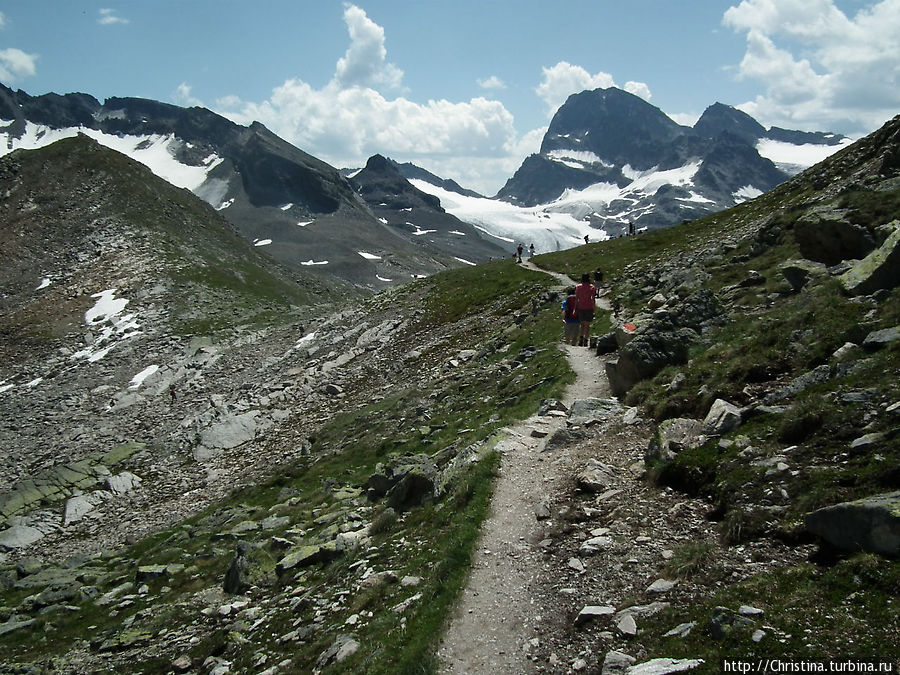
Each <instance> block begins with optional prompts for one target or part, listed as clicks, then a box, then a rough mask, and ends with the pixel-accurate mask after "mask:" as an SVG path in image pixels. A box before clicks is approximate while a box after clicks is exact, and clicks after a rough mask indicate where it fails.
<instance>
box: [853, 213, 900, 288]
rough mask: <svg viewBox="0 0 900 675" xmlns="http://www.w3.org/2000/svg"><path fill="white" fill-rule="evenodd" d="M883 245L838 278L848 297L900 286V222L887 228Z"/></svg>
mask: <svg viewBox="0 0 900 675" xmlns="http://www.w3.org/2000/svg"><path fill="white" fill-rule="evenodd" d="M886 227H888V228H890V230H891V232H890V235H888V237H887V238H886V239H885V241H884V243H883V244H882V245H881V246H880V247H878V248H877V249H875V250H874V251H872V252H871V253H869V254H868V255H867V256H866V257H865V258H863V259H862V260H861V261H859V262H858V263H856V264H855V265H854V266H853V267H852V268H851V269H850V271H848V272H846V273H845V274H843V275H842V276H841V277H840V282H841V285H842V286H843V287H844V289H845V290H846V291H847V293H849V294H850V295H871V294H872V293H875V292H876V291H879V290H890V289H892V288H896V287H897V286H900V221H896V220H895V221H894V222H892V223H891V224H890V225H889V226H886Z"/></svg>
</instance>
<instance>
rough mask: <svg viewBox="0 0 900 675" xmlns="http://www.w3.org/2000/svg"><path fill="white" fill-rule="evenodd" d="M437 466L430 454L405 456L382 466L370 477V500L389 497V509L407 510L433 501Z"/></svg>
mask: <svg viewBox="0 0 900 675" xmlns="http://www.w3.org/2000/svg"><path fill="white" fill-rule="evenodd" d="M437 480H438V467H437V464H435V463H434V460H433V459H432V458H430V457H429V456H428V455H424V454H418V455H403V456H400V457H394V458H392V459H391V460H390V461H389V462H388V463H386V464H379V465H378V466H377V467H376V471H375V473H374V474H372V475H371V476H370V477H369V484H368V495H369V499H371V500H372V501H375V500H377V499H380V498H381V497H385V496H386V497H387V504H388V506H390V507H392V508H394V509H396V510H397V511H404V510H406V509H409V508H412V507H413V506H417V505H419V504H422V503H423V502H424V501H426V500H427V499H432V498H433V497H434V494H435V486H436V484H437Z"/></svg>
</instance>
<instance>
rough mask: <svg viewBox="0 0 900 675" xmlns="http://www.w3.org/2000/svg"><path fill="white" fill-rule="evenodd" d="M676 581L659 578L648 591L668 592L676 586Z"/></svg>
mask: <svg viewBox="0 0 900 675" xmlns="http://www.w3.org/2000/svg"><path fill="white" fill-rule="evenodd" d="M676 583H677V582H675V581H668V580H666V579H657V580H656V581H654V582H653V583H652V584H650V586H649V587H648V588H647V592H648V593H668V592H669V591H671V590H672V589H673V588H675V584H676Z"/></svg>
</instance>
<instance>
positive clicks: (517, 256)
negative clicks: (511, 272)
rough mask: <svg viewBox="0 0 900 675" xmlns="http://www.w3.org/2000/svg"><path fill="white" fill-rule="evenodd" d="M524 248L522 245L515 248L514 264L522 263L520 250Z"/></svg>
mask: <svg viewBox="0 0 900 675" xmlns="http://www.w3.org/2000/svg"><path fill="white" fill-rule="evenodd" d="M524 248H525V247H524V246H522V244H519V246H518V248H516V262H522V250H523V249H524Z"/></svg>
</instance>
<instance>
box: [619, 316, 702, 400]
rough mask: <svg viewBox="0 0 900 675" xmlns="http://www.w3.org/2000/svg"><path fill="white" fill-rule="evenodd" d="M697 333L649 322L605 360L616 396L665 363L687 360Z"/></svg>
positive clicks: (650, 375) (688, 329)
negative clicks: (613, 359)
mask: <svg viewBox="0 0 900 675" xmlns="http://www.w3.org/2000/svg"><path fill="white" fill-rule="evenodd" d="M698 337H699V336H698V335H697V333H696V332H695V331H694V330H692V329H690V328H662V327H655V326H652V325H651V326H649V327H647V328H646V329H644V330H643V331H642V332H640V333H638V334H637V335H636V336H635V338H634V339H633V340H632V341H631V342H629V343H628V344H627V345H625V346H624V347H622V349H621V350H620V351H619V358H618V359H617V360H615V361H607V363H606V375H607V377H608V378H609V384H610V388H611V389H612V393H613V395H615V396H623V395H625V394H626V393H628V391H629V390H630V389H631V388H632V387H633V386H634V385H636V384H637V383H638V382H640V381H641V380H645V379H647V378H650V377H653V376H654V375H656V374H657V373H658V372H659V371H660V370H662V369H663V368H665V367H666V366H668V365H673V364H679V363H684V362H686V361H687V357H688V349H689V348H690V346H691V344H693V343H694V342H695V341H696V340H697V338H698Z"/></svg>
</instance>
